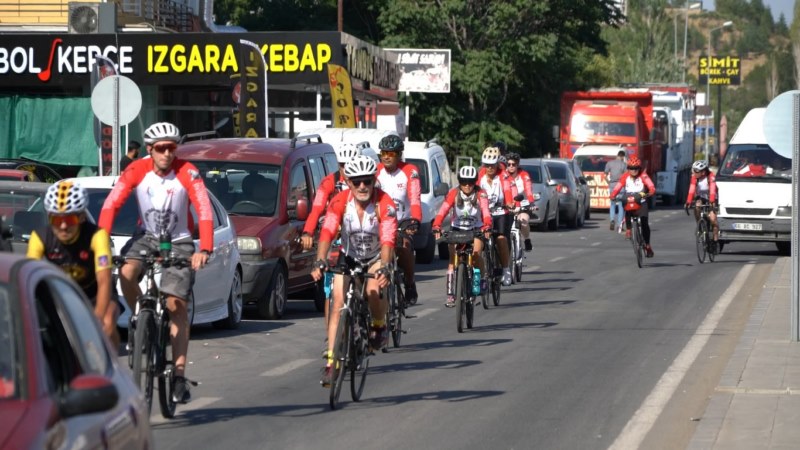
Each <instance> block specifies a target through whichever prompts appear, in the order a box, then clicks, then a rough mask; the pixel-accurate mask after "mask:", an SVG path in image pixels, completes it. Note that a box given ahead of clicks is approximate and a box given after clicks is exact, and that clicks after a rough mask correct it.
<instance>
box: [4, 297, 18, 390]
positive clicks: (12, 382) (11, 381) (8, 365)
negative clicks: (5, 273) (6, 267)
mask: <svg viewBox="0 0 800 450" xmlns="http://www.w3.org/2000/svg"><path fill="white" fill-rule="evenodd" d="M15 338H16V333H15V331H14V321H13V320H11V305H10V299H9V298H8V290H7V289H6V286H4V285H0V400H4V399H9V398H17V397H18V396H19V390H18V389H17V388H16V380H17V378H18V377H17V376H15V375H16V374H15V372H16V369H18V368H19V367H20V364H19V361H18V360H17V357H18V355H17V345H16V343H15V342H14V340H15Z"/></svg>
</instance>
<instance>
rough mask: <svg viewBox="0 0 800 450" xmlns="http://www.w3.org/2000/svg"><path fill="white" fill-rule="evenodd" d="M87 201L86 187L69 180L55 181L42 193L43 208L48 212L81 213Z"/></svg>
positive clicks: (84, 209)
mask: <svg viewBox="0 0 800 450" xmlns="http://www.w3.org/2000/svg"><path fill="white" fill-rule="evenodd" d="M88 203H89V201H88V196H87V195H86V189H84V188H83V187H81V185H79V184H78V183H76V182H74V181H70V180H61V181H59V182H56V183H55V184H53V185H52V186H50V187H49V188H47V193H45V195H44V210H45V211H47V212H48V213H50V214H76V213H81V212H84V211H86V205H87V204H88Z"/></svg>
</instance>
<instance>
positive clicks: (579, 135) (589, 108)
mask: <svg viewBox="0 0 800 450" xmlns="http://www.w3.org/2000/svg"><path fill="white" fill-rule="evenodd" d="M666 127H667V124H666V122H665V123H663V124H662V123H661V120H659V119H658V118H654V116H653V95H652V93H651V92H649V91H648V90H647V89H638V88H637V89H623V88H605V89H597V90H590V91H580V92H564V93H563V94H562V95H561V126H560V129H559V134H560V140H559V147H560V149H559V150H560V151H559V153H560V156H561V157H562V158H568V159H572V158H576V159H577V160H578V163H579V166H580V167H581V170H583V172H584V174H585V175H586V176H587V179H588V181H589V186H590V190H591V207H592V208H601V209H602V208H608V206H609V203H608V192H609V186H608V183H607V182H606V179H605V176H604V173H603V172H604V170H605V163H606V162H607V161H608V160H609V159H610V158H609V153H611V154H612V155H613V154H616V153H617V152H618V151H619V150H620V149H622V150H625V152H626V153H627V154H628V156H629V157H630V156H634V155H635V156H638V157H639V159H641V160H642V164H643V165H644V168H645V170H647V172H648V173H649V174H655V173H656V172H658V171H660V170H663V169H662V166H663V158H662V154H661V153H662V149H663V142H664V139H665V137H664V136H663V134H664V131H665V130H666ZM581 146H585V147H586V149H585V150H589V146H591V148H593V149H597V151H596V152H593V151H590V152H587V151H579V152H578V155H577V156H576V154H575V153H576V150H578V149H579V148H580V147H581ZM611 147H613V150H612V149H611ZM589 177H591V178H589Z"/></svg>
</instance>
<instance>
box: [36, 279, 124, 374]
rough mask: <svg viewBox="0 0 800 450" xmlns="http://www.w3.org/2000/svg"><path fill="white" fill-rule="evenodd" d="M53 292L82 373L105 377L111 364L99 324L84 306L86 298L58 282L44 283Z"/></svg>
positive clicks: (50, 280)
mask: <svg viewBox="0 0 800 450" xmlns="http://www.w3.org/2000/svg"><path fill="white" fill-rule="evenodd" d="M47 283H48V284H49V285H50V287H51V290H52V292H53V293H54V294H55V297H57V299H58V304H59V306H60V307H61V308H63V312H62V316H61V317H62V322H63V323H64V328H65V329H67V330H68V335H69V336H70V337H71V339H70V342H71V343H72V346H73V348H74V349H75V354H76V355H77V356H78V360H79V361H80V364H81V367H82V372H83V373H97V374H101V375H102V374H105V373H106V372H108V368H109V364H110V361H109V360H108V353H107V352H106V351H105V348H106V347H105V345H106V344H105V338H104V337H103V335H102V334H101V333H100V328H99V326H100V325H99V323H98V322H97V319H96V318H95V316H94V314H93V312H92V310H91V309H89V308H88V307H87V306H88V304H87V303H86V299H85V297H84V296H83V295H82V294H81V293H80V292H79V291H78V290H77V289H75V287H73V286H72V284H70V283H67V282H66V281H65V280H62V279H60V278H55V277H52V278H50V279H48V280H47Z"/></svg>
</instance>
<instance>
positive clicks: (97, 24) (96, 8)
mask: <svg viewBox="0 0 800 450" xmlns="http://www.w3.org/2000/svg"><path fill="white" fill-rule="evenodd" d="M67 24H68V29H69V32H70V34H100V33H116V32H117V4H116V3H115V2H109V3H84V2H69V17H68V18H67Z"/></svg>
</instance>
